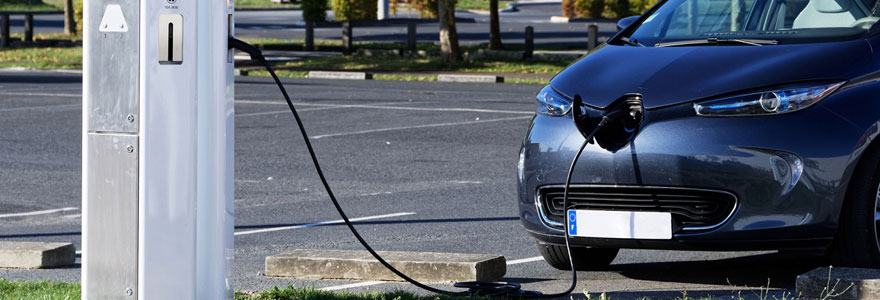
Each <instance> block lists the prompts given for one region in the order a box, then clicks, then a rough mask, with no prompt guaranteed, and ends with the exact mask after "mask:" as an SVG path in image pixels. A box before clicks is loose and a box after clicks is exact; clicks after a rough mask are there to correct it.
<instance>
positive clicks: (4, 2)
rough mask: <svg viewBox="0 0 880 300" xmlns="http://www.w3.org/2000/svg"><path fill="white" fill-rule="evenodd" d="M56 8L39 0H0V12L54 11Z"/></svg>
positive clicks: (57, 8)
mask: <svg viewBox="0 0 880 300" xmlns="http://www.w3.org/2000/svg"><path fill="white" fill-rule="evenodd" d="M60 9H62V8H59V7H57V6H53V5H49V4H46V3H43V1H40V0H0V11H56V10H60Z"/></svg>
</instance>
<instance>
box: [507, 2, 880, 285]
mask: <svg viewBox="0 0 880 300" xmlns="http://www.w3.org/2000/svg"><path fill="white" fill-rule="evenodd" d="M878 7H880V4H878V1H877V0H785V1H783V0H668V1H661V2H660V3H658V4H657V5H656V6H655V7H653V8H652V9H650V10H649V11H648V12H646V13H645V14H644V15H642V16H640V17H635V18H628V19H624V20H622V21H621V27H623V29H622V30H621V32H619V33H618V34H617V35H615V36H614V37H612V38H611V39H609V41H608V42H607V43H606V44H605V45H603V46H602V47H600V48H598V49H597V50H594V51H592V52H591V53H590V54H588V55H586V56H585V57H583V58H582V59H580V60H579V61H577V62H576V63H574V64H573V65H571V66H570V67H568V68H567V69H566V70H564V71H562V72H561V73H560V74H558V75H557V76H556V77H555V78H554V79H553V80H552V81H551V83H550V85H548V86H547V87H545V88H544V89H543V90H541V92H540V93H539V94H538V97H537V98H538V114H537V115H536V116H535V118H534V120H533V122H532V125H531V127H530V129H529V132H528V133H527V135H526V137H525V139H524V141H523V146H522V150H521V152H520V164H519V174H518V176H519V178H518V183H519V201H518V202H519V208H520V217H521V219H522V222H523V224H524V227H525V229H526V230H527V231H528V232H529V233H531V234H532V235H533V236H534V237H535V238H536V239H537V240H538V243H539V248H540V249H541V253H542V254H543V255H544V258H545V259H546V260H547V262H548V263H550V264H551V265H552V266H554V267H557V268H561V269H567V268H569V261H568V255H567V253H566V251H565V247H564V244H565V236H566V234H565V233H566V231H564V230H566V229H567V231H568V234H569V235H570V236H571V243H572V246H574V248H573V249H572V253H573V254H572V255H573V256H574V258H575V259H574V260H575V264H576V267H577V268H584V269H586V268H590V267H595V266H602V265H607V264H608V263H610V262H611V261H612V260H613V259H614V257H615V255H616V254H617V251H618V249H619V248H650V249H708V250H745V249H821V250H826V249H827V250H828V252H827V253H829V255H830V256H831V257H832V258H833V259H834V260H835V263H836V264H835V265H853V266H871V267H877V266H880V243H878V241H880V239H878V236H880V231H878V228H877V224H878V220H880V201H878V199H880V188H878V184H880V168H878V165H880V143H878V142H876V141H875V138H876V137H877V134H878V121H880V57H878V55H877V54H876V53H875V51H876V50H877V49H880V35H878V33H880V25H877V21H878V20H880V18H878V17H877V16H878V15H880V9H878ZM578 101H580V102H582V105H576V104H573V102H578ZM627 101H634V102H633V103H636V102H637V103H638V105H639V106H641V107H640V108H639V109H642V110H643V111H640V113H642V114H643V116H640V118H639V119H638V120H637V121H636V122H635V123H633V124H630V125H621V124H617V125H614V124H612V125H609V126H607V128H601V129H600V130H598V132H597V133H596V135H595V137H593V138H591V139H590V141H589V143H588V144H586V146H585V148H584V149H583V153H582V154H581V155H580V156H579V158H578V160H577V165H576V166H575V168H574V170H573V172H572V179H571V187H570V188H569V191H568V199H567V202H568V203H567V207H565V206H564V205H563V196H564V195H563V194H564V193H563V192H564V184H565V181H566V177H567V173H568V171H569V167H570V166H571V163H572V159H573V156H574V155H575V154H576V153H577V152H578V150H579V149H580V147H581V145H582V143H583V142H584V137H585V136H586V135H587V134H586V132H588V131H592V130H594V129H595V127H596V124H598V120H600V119H601V118H602V117H603V116H607V115H610V114H612V113H614V112H615V111H617V110H619V109H620V108H621V107H627V106H626V103H629V102H627ZM573 107H574V108H573ZM624 109H627V108H624ZM573 115H578V116H581V117H579V118H581V119H579V120H578V121H577V122H575V121H574V120H573V118H574V117H573Z"/></svg>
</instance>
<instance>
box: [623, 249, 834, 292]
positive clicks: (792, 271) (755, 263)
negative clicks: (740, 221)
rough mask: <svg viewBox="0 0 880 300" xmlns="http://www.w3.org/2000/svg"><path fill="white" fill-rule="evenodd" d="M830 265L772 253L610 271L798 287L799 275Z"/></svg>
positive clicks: (677, 279) (689, 280)
mask: <svg viewBox="0 0 880 300" xmlns="http://www.w3.org/2000/svg"><path fill="white" fill-rule="evenodd" d="M825 264H827V263H826V262H825V261H824V260H823V259H822V257H819V256H810V255H806V254H797V255H795V254H781V253H769V254H760V255H752V256H744V257H736V258H728V259H720V260H709V261H681V262H661V263H635V264H619V265H611V266H610V267H609V271H612V272H617V273H619V274H621V275H623V276H626V277H628V278H632V279H638V280H651V281H662V282H681V283H699V284H713V285H731V286H740V287H742V286H748V287H760V286H763V287H768V279H769V287H771V288H786V289H790V288H794V286H795V279H796V278H797V275H799V274H803V273H806V272H807V271H810V270H812V269H814V268H816V267H819V266H822V265H825Z"/></svg>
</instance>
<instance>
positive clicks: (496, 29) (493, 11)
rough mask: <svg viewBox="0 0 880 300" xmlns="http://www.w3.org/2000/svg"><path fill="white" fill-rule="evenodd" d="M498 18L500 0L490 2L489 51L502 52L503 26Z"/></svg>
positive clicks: (490, 0)
mask: <svg viewBox="0 0 880 300" xmlns="http://www.w3.org/2000/svg"><path fill="white" fill-rule="evenodd" d="M499 22H500V20H499V18H498V0H489V49H492V50H501V49H504V45H503V44H501V25H500V24H499Z"/></svg>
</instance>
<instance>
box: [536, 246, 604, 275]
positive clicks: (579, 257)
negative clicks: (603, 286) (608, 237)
mask: <svg viewBox="0 0 880 300" xmlns="http://www.w3.org/2000/svg"><path fill="white" fill-rule="evenodd" d="M538 251H540V252H541V256H543V257H544V261H546V262H547V264H549V265H550V266H551V267H554V268H557V269H560V270H571V264H570V263H569V262H568V251H566V250H565V246H557V245H540V244H539V245H538ZM618 251H620V249H617V248H586V247H571V254H572V255H573V256H574V268H575V269H576V270H578V271H589V270H598V269H604V268H606V267H608V265H610V264H611V262H612V261H614V258H615V257H617V252H618Z"/></svg>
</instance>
